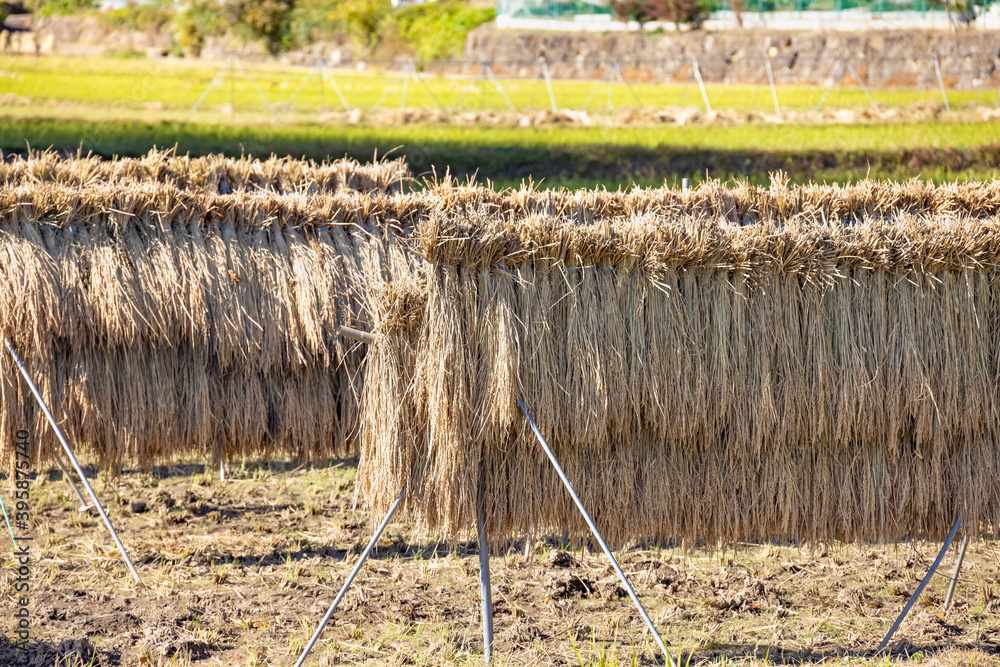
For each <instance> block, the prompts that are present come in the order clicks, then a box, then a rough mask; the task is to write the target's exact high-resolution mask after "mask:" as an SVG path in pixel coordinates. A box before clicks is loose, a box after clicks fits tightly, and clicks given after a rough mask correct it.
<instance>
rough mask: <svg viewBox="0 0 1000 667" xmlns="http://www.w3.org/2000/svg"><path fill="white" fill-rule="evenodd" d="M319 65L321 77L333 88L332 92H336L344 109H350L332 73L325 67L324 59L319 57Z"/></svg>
mask: <svg viewBox="0 0 1000 667" xmlns="http://www.w3.org/2000/svg"><path fill="white" fill-rule="evenodd" d="M319 66H320V68H321V71H322V74H323V79H324V80H325V81H326V82H327V83H329V84H330V86H331V87H332V88H333V92H335V93H337V97H338V98H339V99H340V103H341V104H343V105H344V111H351V110H352V109H351V105H350V104H348V103H347V98H346V97H344V93H343V92H342V91H341V90H340V86H339V85H337V80H336V79H335V78H333V74H331V73H330V72H329V70H327V69H326V61H324V60H322V59H320V61H319Z"/></svg>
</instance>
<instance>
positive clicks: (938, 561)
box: [875, 517, 962, 653]
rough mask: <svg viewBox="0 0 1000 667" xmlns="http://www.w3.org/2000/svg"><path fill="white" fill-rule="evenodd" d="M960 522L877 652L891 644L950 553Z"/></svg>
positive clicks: (956, 524) (953, 529)
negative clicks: (911, 608)
mask: <svg viewBox="0 0 1000 667" xmlns="http://www.w3.org/2000/svg"><path fill="white" fill-rule="evenodd" d="M960 523H962V519H961V517H959V518H958V519H955V525H954V526H952V527H951V532H950V533H948V539H947V540H945V541H944V546H943V547H941V551H940V553H938V555H937V558H935V559H934V563H933V564H932V565H931V569H930V571H929V572H928V573H927V576H926V577H924V580H923V581H921V582H920V585H919V586H917V590H916V591H914V592H913V595H912V596H911V597H910V600H909V602H907V603H906V606H905V607H903V612H902V613H901V614H900V615H899V618H897V619H896V622H895V623H893V624H892V627H891V628H889V632H888V633H886V635H885V639H883V640H882V643H881V644H879V645H878V648H877V649H875V653H881V652H882V651H883V650H884V649H885V647H886V645H888V644H889V640H890V639H892V636H893V635H894V634H895V633H896V630H898V629H899V626H900V624H901V623H902V622H903V619H905V618H906V615H907V614H909V613H910V607H912V606H913V603H914V602H916V601H917V598H919V597H920V594H921V593H923V592H924V588H925V587H926V586H927V583H928V582H929V581H930V580H931V577H933V576H934V573H935V572H936V571H937V569H938V565H940V564H941V560H942V559H943V558H944V555H945V554H946V553H948V547H950V546H951V541H952V540H954V539H955V533H957V532H958V526H959V524H960Z"/></svg>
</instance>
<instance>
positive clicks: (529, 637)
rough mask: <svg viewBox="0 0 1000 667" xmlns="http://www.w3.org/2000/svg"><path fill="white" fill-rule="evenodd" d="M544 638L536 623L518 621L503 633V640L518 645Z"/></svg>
mask: <svg viewBox="0 0 1000 667" xmlns="http://www.w3.org/2000/svg"><path fill="white" fill-rule="evenodd" d="M539 637H542V631H541V630H539V629H538V626H537V625H535V624H534V623H525V622H523V621H518V622H517V623H515V624H514V625H512V626H511V627H510V628H508V629H507V630H506V631H505V632H504V633H503V638H504V639H505V640H507V641H510V642H516V643H518V644H529V643H531V642H533V641H534V640H536V639H538V638H539Z"/></svg>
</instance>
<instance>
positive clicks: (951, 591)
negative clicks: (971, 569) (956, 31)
mask: <svg viewBox="0 0 1000 667" xmlns="http://www.w3.org/2000/svg"><path fill="white" fill-rule="evenodd" d="M968 548H969V534H968V533H966V534H965V536H964V537H963V538H962V547H961V548H960V549H959V550H958V562H956V563H955V571H954V572H952V573H951V583H949V584H948V594H947V595H946V596H945V597H944V608H943V609H942V611H948V607H950V606H951V601H952V599H954V597H955V585H956V584H957V583H958V573H959V571H960V570H961V569H962V561H964V560H965V550H966V549H968Z"/></svg>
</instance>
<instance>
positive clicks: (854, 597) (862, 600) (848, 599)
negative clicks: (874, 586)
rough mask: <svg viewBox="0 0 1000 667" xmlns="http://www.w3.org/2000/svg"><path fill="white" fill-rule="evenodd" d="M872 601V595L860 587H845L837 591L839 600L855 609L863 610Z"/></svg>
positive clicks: (849, 607)
mask: <svg viewBox="0 0 1000 667" xmlns="http://www.w3.org/2000/svg"><path fill="white" fill-rule="evenodd" d="M870 601H871V596H869V595H868V594H867V593H865V592H864V591H862V590H860V589H858V588H845V589H844V590H842V591H840V592H839V593H837V602H839V603H840V604H842V605H844V606H845V607H847V608H848V609H851V610H854V611H859V612H860V611H862V609H863V608H864V607H865V606H866V605H867V604H868V603H869V602H870Z"/></svg>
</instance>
